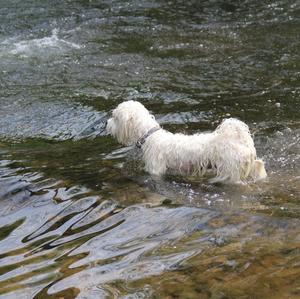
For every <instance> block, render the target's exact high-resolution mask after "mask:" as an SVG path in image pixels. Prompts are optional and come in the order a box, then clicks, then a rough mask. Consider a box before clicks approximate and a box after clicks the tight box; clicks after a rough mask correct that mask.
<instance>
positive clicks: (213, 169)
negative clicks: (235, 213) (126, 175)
mask: <svg viewBox="0 0 300 299" xmlns="http://www.w3.org/2000/svg"><path fill="white" fill-rule="evenodd" d="M157 126H159V124H158V123H157V121H156V120H155V118H154V116H153V115H151V114H150V113H149V111H148V110H147V109H146V108H145V107H144V106H143V105H142V104H141V103H139V102H136V101H127V102H123V103H121V104H120V105H119V106H118V107H117V108H116V109H114V111H113V113H112V117H111V118H110V119H109V120H108V122H107V131H108V133H109V134H111V135H112V136H114V137H116V138H117V140H118V141H119V142H120V143H122V144H124V145H134V144H135V143H136V142H137V141H138V140H139V138H141V137H142V136H143V135H144V134H146V133H147V132H148V131H149V130H150V129H152V128H153V127H157ZM141 150H142V152H143V159H144V162H145V169H146V171H148V172H149V173H150V174H153V175H158V176H161V175H163V174H165V173H166V172H167V171H173V172H174V171H176V172H179V173H181V174H185V175H198V176H203V175H205V174H207V173H212V174H213V175H214V178H213V179H212V180H211V181H212V182H228V183H241V182H245V181H246V180H248V179H250V180H253V181H256V180H259V179H263V178H265V177H266V176H267V174H266V171H265V167H264V163H263V161H261V160H258V159H257V157H256V150H255V147H254V143H253V139H252V138H251V135H250V132H249V128H248V126H247V125H246V124H245V123H243V122H242V121H240V120H237V119H234V118H229V119H225V120H224V121H223V122H222V123H221V124H220V125H219V127H218V128H217V129H216V130H215V131H214V132H212V133H201V134H194V135H184V134H173V133H170V132H168V131H166V130H163V129H160V130H158V131H156V132H154V133H153V134H151V135H150V136H149V137H148V138H146V141H145V143H144V144H143V146H142V149H141Z"/></svg>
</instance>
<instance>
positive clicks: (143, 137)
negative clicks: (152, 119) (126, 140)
mask: <svg viewBox="0 0 300 299" xmlns="http://www.w3.org/2000/svg"><path fill="white" fill-rule="evenodd" d="M158 130H160V127H154V128H152V129H150V130H149V131H148V132H147V133H146V134H144V135H143V136H142V137H141V138H139V139H138V141H137V142H136V144H135V146H136V147H137V148H141V147H142V145H143V144H144V143H145V141H146V139H147V138H148V137H149V136H150V135H152V134H153V133H155V132H156V131H158Z"/></svg>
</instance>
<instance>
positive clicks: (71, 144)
mask: <svg viewBox="0 0 300 299" xmlns="http://www.w3.org/2000/svg"><path fill="white" fill-rule="evenodd" d="M129 99H134V100H139V101H141V102H142V103H143V104H144V105H145V106H146V107H147V108H148V109H150V110H151V111H152V112H153V113H154V114H155V115H156V116H157V119H158V120H159V122H160V123H161V124H163V126H164V127H165V128H167V129H169V130H171V131H173V132H185V133H194V132H197V131H206V130H213V129H214V128H215V127H216V126H217V124H218V123H219V122H220V120H221V119H222V118H224V117H228V116H229V115H230V116H233V117H238V118H240V119H242V120H243V121H245V122H246V123H247V124H248V125H249V126H250V128H251V131H252V132H253V133H254V139H255V144H256V147H257V150H258V153H259V156H260V157H262V158H263V159H264V160H265V162H266V168H267V171H268V174H269V177H268V180H267V181H265V182H261V183H259V184H256V185H249V186H214V185H210V184H208V182H207V181H206V180H197V179H191V178H179V177H166V178H165V179H164V180H163V181H160V182H158V181H153V180H152V179H151V178H150V177H149V176H148V175H147V174H146V173H144V172H143V171H142V169H141V165H140V164H139V162H138V161H137V159H134V156H135V153H132V152H130V151H128V149H126V148H125V149H124V148H122V147H121V146H120V145H118V144H117V143H116V142H115V141H114V140H113V139H112V138H110V137H109V136H106V134H105V132H104V130H103V129H104V123H105V121H106V119H107V116H108V114H109V113H110V111H111V109H112V108H114V107H115V106H116V105H117V104H118V103H120V102H122V101H123V100H129ZM0 105H1V106H0V107H1V108H0V297H1V298H75V297H76V298H128V299H129V298H278V299H279V298H280V299H281V298H299V297H300V249H299V248H300V170H299V165H300V145H299V144H300V143H299V142H300V113H299V108H300V4H299V1H296V0H286V1H279V0H276V1H254V0H248V1H213V0H211V1H149V0H145V1H129V2H125V1H96V0H90V1H87V0H81V1H80V0H77V1H56V0H51V1H50V0H43V1H29V0H23V1H18V0H11V1H4V0H0Z"/></svg>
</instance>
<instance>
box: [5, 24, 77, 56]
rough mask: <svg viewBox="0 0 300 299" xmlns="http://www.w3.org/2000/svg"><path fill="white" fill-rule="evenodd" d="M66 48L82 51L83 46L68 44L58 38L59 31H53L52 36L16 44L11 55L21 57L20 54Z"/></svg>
mask: <svg viewBox="0 0 300 299" xmlns="http://www.w3.org/2000/svg"><path fill="white" fill-rule="evenodd" d="M66 48H74V49H80V48H81V46H80V45H78V44H75V43H72V42H68V41H66V40H64V39H60V38H59V37H58V30H57V29H53V30H52V35H51V36H47V37H43V38H38V39H31V40H23V41H20V42H15V43H14V44H13V49H12V50H11V51H10V53H11V54H14V55H20V54H25V55H28V54H30V53H34V52H36V51H37V50H41V49H42V50H45V49H51V50H53V49H59V50H63V49H66Z"/></svg>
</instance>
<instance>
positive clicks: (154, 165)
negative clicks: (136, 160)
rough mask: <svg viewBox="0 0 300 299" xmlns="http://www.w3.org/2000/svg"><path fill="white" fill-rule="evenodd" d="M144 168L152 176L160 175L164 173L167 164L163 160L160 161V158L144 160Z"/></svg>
mask: <svg viewBox="0 0 300 299" xmlns="http://www.w3.org/2000/svg"><path fill="white" fill-rule="evenodd" d="M145 170H146V171H147V172H149V173H150V174H151V175H153V176H156V177H161V176H162V175H164V174H165V173H166V171H167V165H166V163H165V161H161V160H160V159H154V160H153V159H152V160H146V161H145Z"/></svg>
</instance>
